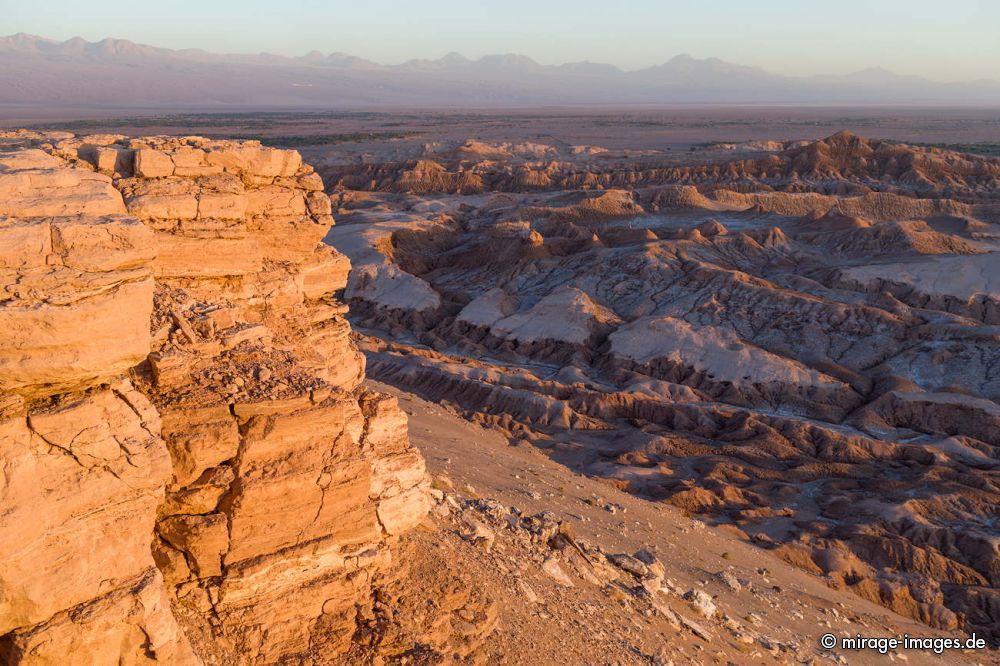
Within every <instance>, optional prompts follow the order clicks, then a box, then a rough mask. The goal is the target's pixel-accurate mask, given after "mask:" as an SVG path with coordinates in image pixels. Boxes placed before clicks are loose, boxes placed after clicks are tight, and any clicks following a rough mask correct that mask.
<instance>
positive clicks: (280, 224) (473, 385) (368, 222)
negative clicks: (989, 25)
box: [0, 111, 1000, 666]
mask: <svg viewBox="0 0 1000 666" xmlns="http://www.w3.org/2000/svg"><path fill="white" fill-rule="evenodd" d="M767 113H774V112H767ZM838 113H839V112H838ZM697 115H698V114H697V113H694V112H687V111H685V112H682V113H679V114H678V113H674V114H673V115H670V114H667V115H666V116H664V115H660V116H653V117H651V116H628V117H625V116H621V117H618V116H590V117H588V118H585V119H581V120H580V122H579V123H576V124H574V123H568V124H567V121H566V119H565V118H564V117H561V116H558V114H556V115H552V114H539V115H538V116H537V117H525V116H499V115H493V116H490V117H488V118H485V119H484V118H483V117H481V116H466V117H462V118H454V119H452V120H454V122H452V120H449V119H446V118H442V119H437V120H435V118H434V116H433V115H432V114H417V115H414V116H410V117H391V116H386V115H380V114H373V115H364V114H362V116H360V117H359V116H344V117H326V118H322V119H316V118H311V117H308V116H303V115H301V114H292V115H291V116H281V117H275V116H263V117H261V118H258V119H256V120H255V119H254V118H252V117H251V116H249V115H248V116H241V117H239V118H236V119H234V118H233V117H231V116H226V117H218V116H211V115H209V116H204V115H202V116H197V115H196V116H194V117H192V116H186V117H176V116H175V117H170V118H166V117H145V118H134V117H133V118H128V119H118V120H115V119H108V118H95V119H87V120H84V121H80V122H79V123H75V124H74V123H64V124H65V125H66V126H68V127H72V128H73V129H74V130H75V131H77V132H80V133H79V134H74V133H71V132H68V131H57V130H53V129H35V130H11V131H7V132H0V285H2V290H3V291H2V300H0V330H2V331H3V336H0V544H2V546H3V547H2V548H0V663H3V664H8V663H9V664H141V663H164V664H213V665H215V664H219V665H221V664H274V663H281V664H316V665H318V664H442V663H476V664H487V663H489V664H494V663H497V664H556V663H560V664H561V663H581V664H656V665H658V666H665V665H666V664H686V663H693V664H705V663H711V664H728V663H734V664H743V663H755V664H756V663H805V664H810V663H817V664H818V663H852V664H853V663H860V664H866V663H873V664H874V663H885V662H886V661H890V660H891V661H897V660H899V661H904V662H906V663H917V664H922V663H933V664H937V663H984V664H985V663H996V662H997V658H996V652H995V651H992V650H979V651H971V650H970V651H966V650H948V651H944V652H943V653H941V654H935V653H933V652H932V651H920V650H906V651H903V650H894V651H889V653H888V654H884V655H883V654H879V653H878V652H877V651H862V652H853V651H847V652H845V651H841V650H825V649H822V648H821V647H820V645H819V636H820V635H822V634H824V633H833V634H835V635H837V636H855V635H857V634H861V635H864V636H872V637H889V636H897V635H902V634H903V633H908V634H909V635H911V636H913V635H919V636H927V637H965V636H966V635H968V634H970V633H973V632H975V633H976V634H977V635H979V636H981V637H986V638H988V639H989V640H990V641H991V642H994V643H995V641H996V640H997V638H998V636H1000V594H998V593H997V590H996V586H997V582H998V577H1000V556H998V539H997V528H996V518H997V516H996V506H997V500H998V499H1000V497H998V496H1000V493H998V489H997V476H996V470H997V459H998V453H997V451H998V448H997V447H998V446H1000V436H998V434H997V433H998V432H1000V427H998V426H1000V407H998V406H997V400H998V397H1000V337H998V328H997V326H998V325H1000V286H998V281H1000V274H998V268H997V266H998V264H997V263H996V261H995V260H994V257H995V252H996V250H997V246H998V245H1000V160H997V159H996V158H991V157H987V156H983V155H977V154H970V153H958V152H953V151H951V150H947V149H942V148H930V147H920V146H915V145H909V144H905V143H900V142H899V141H879V140H875V139H867V138H862V137H860V136H856V135H854V134H851V133H850V132H840V133H834V131H826V129H827V128H828V127H829V125H831V124H834V123H836V122H837V120H836V119H837V117H838V116H837V115H834V116H830V115H825V116H823V115H822V114H820V116H819V117H813V118H812V119H810V118H809V117H806V116H800V121H799V122H800V123H801V124H800V125H798V126H797V127H798V129H797V130H796V134H798V133H801V134H803V135H805V136H803V137H802V138H797V139H794V140H785V137H781V140H774V139H766V140H765V139H761V138H760V137H759V136H756V137H753V138H752V140H751V137H749V136H746V137H745V136H743V135H742V134H743V133H748V134H754V133H755V132H756V133H759V128H758V130H756V131H755V130H753V129H752V128H753V127H754V121H750V120H747V119H745V118H744V119H742V120H741V119H739V118H735V117H733V116H731V115H727V113H722V114H719V113H716V114H715V115H710V117H708V119H698V117H697ZM764 115H765V116H767V114H764ZM973 115H975V114H973ZM767 117H768V118H769V120H767V122H772V123H774V124H775V126H777V125H780V124H781V123H782V122H783V121H782V117H781V116H775V115H770V116H767ZM943 117H944V118H945V120H940V119H929V118H928V117H926V116H921V115H920V114H919V113H916V114H914V115H912V116H909V117H907V118H904V119H902V120H899V119H895V120H894V119H892V118H891V117H889V116H886V115H878V114H872V115H871V116H870V117H868V118H867V120H866V119H865V117H864V116H863V115H861V116H859V115H857V114H856V113H855V115H854V116H853V117H852V120H851V123H849V124H852V125H853V124H855V123H857V124H861V125H865V124H866V123H869V126H877V127H881V128H885V127H886V126H887V125H892V124H893V123H896V124H897V125H906V126H908V127H909V129H908V130H907V129H904V130H902V134H900V133H894V135H895V136H897V137H899V136H902V137H903V138H910V140H912V141H919V142H921V143H930V142H936V143H941V142H949V143H959V142H961V143H968V144H970V145H973V146H974V147H975V149H977V150H980V151H981V152H988V150H989V144H988V142H989V141H990V140H992V139H993V138H995V137H994V135H992V134H991V133H990V131H989V127H990V125H989V119H988V118H985V117H977V118H974V119H972V120H970V119H969V118H967V117H965V118H962V117H958V116H951V117H949V116H948V115H947V114H944V115H943ZM727 118H728V120H727ZM195 121H196V122H198V123H199V126H197V127H194V128H191V127H188V126H186V125H184V124H185V123H188V124H191V123H192V122H195ZM314 121H315V122H314ZM234 122H235V123H236V124H237V125H240V126H239V127H236V128H234V127H232V124H233V123H234ZM172 123H176V125H174V124H172ZM706 123H708V124H709V125H711V126H710V127H708V126H706ZM251 124H256V127H255V128H248V127H247V125H251ZM320 124H322V128H321V127H320ZM949 124H950V125H951V129H950V130H949ZM569 125H573V128H572V129H565V128H566V127H568V126H569ZM292 127H294V128H295V129H294V130H293V131H289V129H290V128H292ZM526 127H530V128H532V131H528V130H526V129H525V128H526ZM559 127H563V128H564V130H559V129H558V128H559ZM206 129H207V131H204V132H203V130H206ZM466 129H469V130H471V131H469V132H468V133H467V134H465V135H464V136H461V134H462V133H463V132H465V130H466ZM183 130H187V131H183ZM192 130H194V131H198V132H202V133H205V134H223V133H224V134H226V135H227V136H233V135H241V134H247V133H250V132H254V133H258V134H260V135H262V136H260V138H262V139H264V141H265V143H268V142H270V143H271V144H272V145H281V146H285V147H283V148H274V147H269V146H268V145H261V144H260V143H259V142H257V141H252V140H251V141H243V142H240V141H233V140H230V139H228V138H223V137H221V136H214V137H209V138H205V137H196V136H189V135H190V134H191V133H192ZM533 130H538V131H533ZM907 131H909V132H910V134H909V135H907V134H906V132H907ZM87 132H93V133H90V134H88V133H87ZM96 132H101V133H96ZM526 133H530V134H531V136H525V134H526ZM150 134H153V135H154V136H146V135H150ZM160 134H172V135H175V136H162V135H160ZM556 134H558V136H556ZM539 135H541V136H539ZM469 136H476V137H478V138H471V139H470V138H468V137H469ZM727 136H728V137H729V138H732V139H733V140H727ZM776 136H777V135H776ZM824 136H825V137H826V138H821V137H824ZM308 137H314V138H312V139H310V138H308ZM315 137H327V138H325V139H316V138H315ZM599 137H603V138H607V139H608V141H600V142H598V141H594V140H593V139H596V138H599ZM581 138H582V139H583V140H580V139H581ZM817 139H819V140H817ZM289 145H293V146H299V147H301V153H300V152H299V151H296V150H291V149H288V148H287V146H289Z"/></svg>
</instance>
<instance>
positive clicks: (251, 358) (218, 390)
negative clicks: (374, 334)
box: [0, 134, 429, 664]
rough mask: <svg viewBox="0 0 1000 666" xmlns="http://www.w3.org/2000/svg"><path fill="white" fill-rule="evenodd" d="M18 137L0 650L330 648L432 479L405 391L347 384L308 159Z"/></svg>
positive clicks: (2, 163) (358, 365)
mask: <svg viewBox="0 0 1000 666" xmlns="http://www.w3.org/2000/svg"><path fill="white" fill-rule="evenodd" d="M8 143H14V142H13V141H8ZM17 143H18V144H20V145H18V146H17V147H18V148H19V150H16V151H8V152H4V153H2V154H0V193H2V194H0V216H5V217H0V284H2V289H3V295H2V299H3V300H2V303H0V330H2V331H3V332H4V335H3V336H2V337H0V389H2V391H3V397H2V408H3V411H2V415H3V421H2V424H0V433H2V434H0V458H2V464H0V468H2V469H3V470H4V472H3V475H2V476H0V507H2V510H0V543H3V544H4V549H3V552H2V553H0V654H2V655H3V656H4V658H5V659H6V660H7V661H10V662H13V663H73V660H74V659H76V660H79V661H80V662H81V663H113V662H114V663H117V662H119V661H120V663H140V662H146V661H161V662H164V663H170V664H183V663H201V662H202V661H205V662H210V663H272V662H275V661H278V660H280V659H282V658H286V657H289V656H290V655H303V654H305V653H307V652H309V651H314V652H315V651H318V652H320V653H322V654H323V655H324V656H325V657H326V658H331V657H332V656H335V655H336V654H338V653H341V652H343V651H345V650H346V649H348V647H349V646H350V640H351V637H352V635H353V634H354V632H355V630H356V626H355V625H356V617H357V613H358V610H357V609H358V608H359V607H362V606H364V605H366V604H370V603H371V596H372V581H373V578H374V577H375V576H376V575H377V574H379V572H381V571H385V569H386V568H387V566H388V565H389V564H390V563H391V561H392V555H391V547H392V544H393V542H394V540H395V538H396V536H397V535H399V534H401V533H403V532H405V531H406V530H407V529H409V528H410V527H412V526H413V525H415V524H416V522H418V521H419V520H421V519H422V517H423V516H424V514H425V513H426V510H427V507H428V504H429V501H428V494H427V482H426V480H425V473H424V467H423V460H422V458H421V457H420V455H419V453H418V452H416V451H415V450H414V449H412V448H410V446H409V444H408V441H407V437H406V420H405V416H404V415H403V414H402V412H401V411H400V410H399V408H398V407H397V406H396V404H395V401H394V400H393V399H391V398H389V397H387V396H383V395H380V394H375V393H371V392H367V391H365V390H362V389H361V388H359V385H360V382H361V381H362V379H363V378H364V359H363V357H362V356H361V355H360V354H359V353H358V351H357V350H356V349H355V347H354V346H353V344H352V342H351V340H350V337H349V334H350V328H349V326H348V324H347V323H346V321H345V320H344V318H343V314H344V311H345V308H344V306H342V305H341V304H339V303H338V302H337V301H336V300H334V298H333V293H334V292H336V291H338V290H340V289H342V288H343V286H344V284H345V283H346V279H347V272H348V269H349V264H348V262H347V261H346V260H345V258H344V257H343V256H341V255H339V254H338V253H336V252H335V251H333V250H332V249H330V248H327V247H324V246H321V245H320V239H321V238H322V237H323V235H324V233H326V230H327V228H328V227H329V225H330V224H331V223H332V218H331V217H330V205H329V200H328V199H327V197H326V196H325V195H324V194H323V192H322V182H321V180H320V178H319V177H318V176H317V175H316V174H315V173H314V172H313V171H312V169H311V168H310V167H308V166H305V165H303V164H302V163H301V159H300V157H299V155H298V153H296V152H294V151H282V150H272V149H266V148H262V147H260V146H259V145H255V144H253V143H246V144H237V143H233V142H216V141H208V140H204V139H198V138H186V139H166V138H163V139H161V138H152V139H143V140H126V139H124V138H122V137H115V136H102V137H84V138H82V139H77V138H75V137H71V136H65V135H63V136H31V135H25V134H21V135H19V137H18V139H17ZM32 146H35V147H32ZM178 620H179V622H178Z"/></svg>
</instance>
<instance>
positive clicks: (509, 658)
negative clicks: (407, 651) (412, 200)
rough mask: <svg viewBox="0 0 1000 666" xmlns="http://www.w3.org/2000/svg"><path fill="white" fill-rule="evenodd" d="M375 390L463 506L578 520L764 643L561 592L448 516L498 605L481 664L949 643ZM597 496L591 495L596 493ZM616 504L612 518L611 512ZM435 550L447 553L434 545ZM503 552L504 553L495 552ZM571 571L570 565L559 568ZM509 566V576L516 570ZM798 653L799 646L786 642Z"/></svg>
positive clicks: (725, 657) (451, 534) (764, 556)
mask: <svg viewBox="0 0 1000 666" xmlns="http://www.w3.org/2000/svg"><path fill="white" fill-rule="evenodd" d="M369 385H371V386H372V387H373V388H376V389H378V390H381V391H386V392H389V393H392V394H394V395H396V396H397V397H398V398H399V400H400V405H401V406H402V407H403V409H404V410H405V411H406V412H407V413H408V414H409V431H410V438H411V441H412V442H413V443H414V445H416V446H417V447H418V448H419V449H420V450H421V452H422V453H423V454H424V456H425V457H426V460H427V465H428V468H429V470H430V472H431V473H432V474H433V475H435V477H437V479H438V484H439V485H440V483H441V478H442V477H444V478H446V479H447V480H450V482H451V484H452V485H453V488H454V494H455V497H458V498H490V499H495V500H498V501H499V502H501V503H502V504H504V505H507V506H514V507H517V508H518V509H520V510H521V511H522V513H523V514H525V515H527V514H532V513H535V512H540V511H551V512H553V513H554V514H556V515H557V516H558V517H559V518H561V519H564V520H567V521H569V522H571V523H572V525H573V527H574V528H575V530H576V532H577V534H578V535H579V538H580V539H581V540H583V539H585V540H587V541H589V542H592V543H594V544H597V545H599V546H600V547H601V548H602V549H604V550H605V551H606V552H608V553H633V552H635V551H637V550H639V549H643V548H644V549H647V550H650V551H652V552H653V553H655V554H656V555H657V556H658V557H659V558H660V559H661V560H662V561H663V563H664V565H665V567H666V576H667V578H668V579H670V580H672V581H673V582H674V584H675V585H676V587H677V588H678V590H680V591H686V590H689V589H703V590H706V591H707V592H708V593H709V594H711V595H712V596H713V597H715V599H714V601H715V603H716V604H717V605H718V606H719V609H720V613H724V614H725V615H727V616H729V617H730V618H733V619H735V620H736V621H737V622H739V623H741V624H743V625H744V626H749V623H748V622H746V618H748V617H754V616H756V618H759V620H758V624H757V625H755V627H754V629H753V631H754V633H756V634H758V635H759V636H760V637H763V639H764V642H765V643H771V644H773V645H775V646H779V645H780V646H785V647H784V648H781V647H778V648H777V651H776V653H775V654H771V653H770V652H769V651H768V650H766V649H764V648H763V647H761V642H760V641H758V642H755V643H753V644H750V645H747V644H745V643H741V642H740V641H739V640H738V639H737V638H735V637H734V636H733V635H732V633H731V632H728V631H727V630H726V629H725V628H724V627H723V626H720V625H721V623H720V622H715V623H714V624H713V623H712V622H709V621H706V620H704V619H702V618H699V617H698V616H697V615H695V614H694V613H693V612H692V610H691V607H690V606H689V605H688V604H687V602H685V601H683V600H681V599H679V598H669V596H668V601H667V602H666V603H668V604H669V605H671V606H673V607H674V608H675V609H676V610H677V612H679V613H682V614H684V615H685V616H686V617H688V618H695V619H697V620H698V621H699V622H701V623H702V624H703V625H705V626H706V627H708V628H709V631H711V635H712V640H710V641H705V640H702V639H699V638H698V637H696V636H694V635H692V633H691V632H690V631H688V630H686V629H684V628H681V629H675V628H673V627H671V626H670V625H669V624H668V623H667V622H665V621H664V620H663V618H662V617H660V616H659V615H658V614H655V613H654V614H652V615H649V616H647V615H644V614H642V613H641V612H639V611H636V610H635V608H634V605H633V604H630V603H628V601H627V600H626V601H623V600H621V599H617V598H615V597H614V596H612V595H609V593H608V591H607V590H606V589H602V588H600V587H596V586H593V585H588V584H587V583H586V582H584V581H581V580H580V579H579V578H574V587H572V588H569V587H564V586H562V585H559V584H558V583H556V582H555V581H554V580H553V579H552V578H551V577H549V576H547V575H546V574H545V573H544V572H543V571H542V570H541V568H540V564H539V563H538V562H533V561H531V559H530V556H526V555H525V552H524V549H518V547H517V546H516V544H514V543H511V541H510V540H504V539H502V538H499V539H498V542H499V543H501V545H500V546H499V547H498V546H494V549H493V551H492V552H491V553H490V554H484V553H483V552H482V551H481V550H480V549H477V548H476V547H475V546H472V545H470V544H468V543H467V542H465V541H463V540H462V539H461V538H459V537H458V536H457V532H458V531H459V530H458V528H456V525H455V522H454V521H453V520H452V521H449V520H443V519H441V518H438V519H436V521H437V523H438V525H439V527H441V528H442V531H443V532H444V534H445V535H446V538H445V540H444V542H443V543H442V544H439V545H437V546H435V545H433V544H432V543H431V539H429V538H425V539H426V542H425V543H423V546H425V547H426V548H432V549H435V550H438V552H437V553H436V554H435V555H434V557H447V558H448V559H449V561H451V562H453V564H454V565H455V566H460V567H463V568H465V569H466V571H469V572H474V575H475V577H476V579H478V580H479V581H480V582H482V583H483V584H484V585H485V586H486V588H487V590H488V591H489V592H491V593H492V594H493V595H495V599H496V600H497V601H498V602H499V603H498V606H499V616H500V623H499V627H498V629H497V631H496V632H495V633H494V634H493V635H492V636H491V637H490V639H489V640H488V644H487V645H488V647H487V659H488V662H489V663H503V664H557V663H567V662H568V663H586V664H666V663H671V662H673V663H678V664H680V663H720V664H723V663H812V660H816V661H815V663H835V662H837V661H838V654H837V653H832V654H831V653H830V652H827V651H823V650H821V649H820V648H819V647H818V640H819V637H820V636H821V635H822V634H824V633H827V632H833V633H837V634H841V633H844V632H846V633H847V634H848V635H855V634H857V633H861V634H862V635H863V636H880V637H881V636H893V635H901V634H903V633H909V634H910V635H912V636H944V635H947V634H945V633H943V632H939V631H935V630H933V629H929V628H927V627H926V626H923V625H920V624H918V623H915V622H913V621H912V620H908V619H906V618H903V617H900V616H898V615H896V614H894V613H891V612H889V611H887V610H886V609H884V608H882V607H880V606H876V605H874V604H872V603H869V602H867V601H864V600H863V599H860V598H858V597H857V596H855V595H853V594H850V593H845V592H838V591H836V590H832V589H830V588H828V587H827V586H826V585H825V584H824V583H823V581H822V579H820V578H819V577H816V576H812V575H809V574H806V573H804V572H802V571H800V570H798V569H795V568H793V567H792V566H790V565H788V564H787V563H785V562H783V561H781V560H780V559H778V558H777V557H775V556H773V555H772V554H771V553H769V552H767V551H766V550H762V549H759V548H757V547H755V546H753V545H750V544H747V543H746V542H745V541H742V540H740V539H739V538H737V537H736V536H734V535H732V534H730V533H728V532H727V530H726V529H725V528H724V527H713V526H711V525H707V524H705V523H703V522H701V521H698V520H693V519H691V518H689V517H686V516H685V515H684V514H683V513H682V512H681V511H680V510H678V509H676V508H674V507H670V506H665V505H662V504H654V503H650V502H647V501H644V500H641V499H637V498H635V497H633V496H631V495H629V494H627V493H624V492H621V491H619V490H617V489H616V488H614V487H612V486H611V485H609V484H607V483H605V482H602V481H600V480H597V479H593V478H589V477H585V476H581V475H578V474H575V473H573V472H572V471H570V470H569V469H567V468H566V467H564V466H562V465H559V464H558V463H556V462H553V461H552V460H550V459H549V458H548V457H547V456H545V455H544V454H543V453H542V452H541V451H539V450H537V449H535V448H534V447H530V446H512V445H511V444H510V443H509V440H508V438H507V437H506V436H504V435H503V434H501V433H500V432H497V431H494V430H489V429H484V428H482V427H481V426H479V425H476V424H474V423H470V422H469V421H467V420H465V419H463V418H461V417H460V416H458V415H457V414H455V413H453V412H451V411H450V410H448V409H446V408H444V407H441V406H439V405H436V404H433V403H430V402H428V401H425V400H423V399H421V398H419V397H418V396H415V395H413V394H411V393H407V392H404V391H400V390H398V389H396V388H394V387H392V386H388V385H386V384H381V383H379V382H373V381H369ZM595 498H596V499H595ZM609 509H610V510H609ZM439 549H443V550H439ZM498 549H500V550H502V552H501V553H500V554H497V552H496V551H498ZM567 570H568V569H567ZM727 570H728V571H730V572H732V573H733V574H734V575H735V576H736V578H737V579H741V580H745V581H749V582H750V584H751V585H750V587H751V588H752V589H743V590H741V591H738V592H737V591H733V590H731V589H729V588H727V587H726V586H725V585H722V584H720V583H719V581H718V574H719V573H720V572H722V571H727ZM510 572H514V574H513V575H512V574H511V573H510ZM516 580H524V581H526V582H527V583H528V585H529V586H530V589H531V590H532V591H533V592H534V594H535V595H537V596H538V597H539V598H540V601H538V602H537V603H530V602H529V601H527V600H526V599H525V594H524V591H523V589H522V588H520V587H518V586H517V585H516V584H515V585H512V584H511V583H512V581H516ZM791 646H795V647H791ZM896 660H899V661H904V662H905V663H909V664H943V663H955V664H958V663H982V664H986V663H1000V660H998V659H997V658H996V656H995V655H990V654H987V653H984V652H979V653H975V652H953V653H950V654H946V655H943V656H941V657H937V656H934V655H930V654H927V653H923V652H917V651H898V652H897V653H896V654H894V655H892V656H888V655H887V656H882V655H879V654H877V653H875V652H868V651H865V652H861V653H849V654H842V655H840V659H839V661H840V663H850V664H885V663H887V662H890V661H896Z"/></svg>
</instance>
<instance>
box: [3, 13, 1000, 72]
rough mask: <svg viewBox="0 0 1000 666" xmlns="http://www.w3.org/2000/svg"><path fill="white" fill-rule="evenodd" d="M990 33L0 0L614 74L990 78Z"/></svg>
mask: <svg viewBox="0 0 1000 666" xmlns="http://www.w3.org/2000/svg"><path fill="white" fill-rule="evenodd" d="M998 30H1000V1H993V0H949V1H948V2H931V1H928V0H908V1H903V0H837V1H836V2H812V1H810V0H743V1H740V0H700V1H699V0H686V1H684V2H676V1H672V0H659V1H656V0H617V1H616V0H572V1H568V0H492V1H488V2H487V1H483V0H412V1H409V2H400V1H388V0H353V1H351V2H342V1H340V0H334V1H326V2H323V1H321V0H284V1H282V2H276V1H271V2H265V1H264V0H128V1H118V0H115V1H111V0H86V1H85V2H81V1H80V0H32V1H26V0H0V34H13V33H16V32H28V33H33V34H39V35H43V36H46V37H53V38H57V39H66V38H69V37H73V36H81V37H84V38H86V39H88V40H92V41H93V40H97V39H102V38H104V37H119V38H125V39H131V40H133V41H138V42H143V43H147V44H153V45H156V46H166V47H170V48H184V47H200V48H205V49H208V50H212V51H226V52H251V53H254V52H259V51H268V52H271V53H280V54H285V55H300V54H303V53H306V52H308V51H311V50H314V49H315V50H319V51H322V52H324V53H328V52H331V51H345V52H347V53H351V54H353V55H359V56H362V57H365V58H369V59H372V60H375V61H378V62H383V63H398V62H402V61H404V60H408V59H410V58H436V57H440V56H441V55H444V54H445V53H447V52H449V51H458V52H460V53H462V54H463V55H466V56H468V57H479V56H482V55H485V54H490V53H523V54H525V55H528V56H531V57H532V58H534V59H536V60H538V61H539V62H542V63H546V64H558V63H562V62H570V61H578V60H592V61H597V62H609V63H612V64H615V65H618V66H620V67H623V68H626V69H635V68H639V67H645V66H649V65H653V64H659V63H662V62H664V61H666V60H668V59H669V58H671V57H672V56H674V55H677V54H679V53H688V54H690V55H693V56H695V57H709V56H715V57H719V58H722V59H724V60H730V61H733V62H738V63H740V64H747V65H757V66H760V67H764V68H766V69H768V70H771V71H774V72H778V73H782V74H793V75H796V74H815V73H831V74H843V73H848V72H851V71H855V70H858V69H862V68H864V67H870V66H882V67H886V68H887V69H891V70H893V71H896V72H899V73H902V74H922V75H926V76H929V77H931V78H934V79H938V80H944V81H950V80H971V79H977V78H986V77H988V78H1000V37H998Z"/></svg>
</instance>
